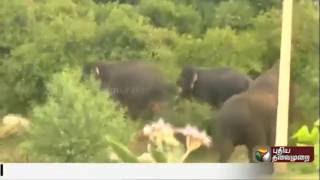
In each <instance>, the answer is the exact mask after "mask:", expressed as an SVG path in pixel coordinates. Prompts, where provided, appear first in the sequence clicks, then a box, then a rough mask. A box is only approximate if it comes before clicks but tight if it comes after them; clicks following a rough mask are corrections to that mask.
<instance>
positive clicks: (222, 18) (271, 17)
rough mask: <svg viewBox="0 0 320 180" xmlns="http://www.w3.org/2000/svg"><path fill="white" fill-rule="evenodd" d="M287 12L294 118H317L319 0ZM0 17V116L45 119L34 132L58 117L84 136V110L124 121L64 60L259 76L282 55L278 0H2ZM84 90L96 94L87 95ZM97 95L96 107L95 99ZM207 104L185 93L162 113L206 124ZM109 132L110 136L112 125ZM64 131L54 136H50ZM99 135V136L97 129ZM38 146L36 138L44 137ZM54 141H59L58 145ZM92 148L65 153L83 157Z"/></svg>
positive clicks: (96, 120)
mask: <svg viewBox="0 0 320 180" xmlns="http://www.w3.org/2000/svg"><path fill="white" fill-rule="evenodd" d="M293 14H294V17H293V49H292V53H293V54H292V80H293V81H294V82H295V83H296V84H297V85H298V87H299V91H298V94H297V106H299V107H300V108H301V114H302V116H301V121H308V120H313V119H317V118H318V109H319V102H318V97H319V83H318V82H319V26H318V25H319V5H318V4H315V3H314V2H313V1H311V0H295V1H294V13H293ZM0 27H1V28H0V94H1V96H0V117H2V116H3V115H5V114H8V113H17V114H23V115H26V116H28V117H30V118H31V119H34V121H35V122H39V127H41V128H44V129H43V130H39V129H38V130H37V131H36V132H35V133H36V134H38V135H37V136H40V134H42V133H45V132H46V131H47V133H53V132H51V131H50V130H54V128H53V129H50V130H49V129H47V127H46V126H47V125H48V127H49V126H50V125H52V126H53V125H57V129H56V130H58V129H59V128H58V127H60V125H61V124H62V123H63V124H65V128H67V127H71V126H72V127H73V128H75V129H74V131H75V132H74V133H73V134H74V135H76V137H78V138H80V136H87V135H86V134H82V133H79V132H81V130H80V129H81V128H80V127H81V126H83V124H81V123H79V122H82V121H83V123H85V122H87V119H86V118H85V117H84V116H86V115H91V114H92V116H93V117H92V118H90V119H91V120H92V123H93V124H95V126H99V125H101V124H103V123H106V122H105V121H103V120H104V119H109V118H111V119H112V118H113V117H117V118H115V119H118V120H119V122H118V120H117V124H118V125H117V128H122V125H125V123H123V122H122V121H123V118H122V117H121V113H117V112H113V111H115V110H114V109H113V108H111V109H103V108H102V106H103V107H104V106H111V107H113V105H112V104H113V102H112V101H111V100H110V101H107V102H104V101H103V100H102V99H103V98H101V97H102V94H99V93H98V92H96V91H95V90H94V91H91V90H88V89H86V88H85V86H83V84H82V83H81V82H78V81H77V80H75V79H72V78H77V76H76V75H73V74H72V73H67V74H68V75H66V74H65V73H64V72H62V71H63V70H64V69H66V68H68V69H71V71H72V69H74V68H76V67H79V66H82V65H83V64H84V63H86V62H93V61H99V60H105V61H108V60H119V61H121V60H128V59H131V60H143V61H148V62H153V63H155V64H157V65H158V67H160V68H161V69H162V70H163V72H164V73H165V74H166V76H167V77H168V79H170V81H172V82H175V81H176V78H177V76H178V75H179V72H180V69H181V67H182V66H183V65H186V64H194V65H197V66H206V67H218V66H230V67H234V68H236V69H237V70H239V71H241V72H244V73H247V74H249V75H251V76H252V77H256V76H257V75H259V74H260V73H261V72H263V71H265V70H266V69H267V68H269V67H270V65H271V64H273V63H274V62H275V61H277V60H278V59H279V56H280V54H279V53H280V52H279V48H280V31H281V3H280V1H278V0H268V1H265V0H241V1H239V0H161V1H159V0H1V1H0ZM72 72H73V71H72ZM57 73H58V75H55V74H57ZM47 84H49V85H48V86H47ZM91 98H92V99H94V100H92V101H88V100H89V99H91ZM86 102H87V103H88V104H86ZM89 102H90V103H89ZM70 104H74V105H75V107H74V108H73V106H71V105H70ZM69 105H70V106H69ZM100 105H101V107H99V108H100V109H95V107H98V106H100ZM82 108H85V109H90V110H91V111H93V112H90V113H89V112H86V111H83V109H82ZM191 109H192V111H191ZM59 111H63V112H65V113H63V114H59ZM100 112H104V113H100ZM213 114H214V113H212V112H211V110H209V109H208V107H207V106H205V105H202V104H197V103H196V102H193V103H188V102H184V103H182V104H180V105H178V107H176V108H175V111H174V112H172V114H170V115H168V117H171V118H168V119H166V120H167V121H171V123H173V124H177V125H181V124H183V123H187V122H188V123H191V124H194V125H197V126H199V127H205V126H206V125H207V124H208V122H209V121H207V117H212V115H213ZM60 115H61V116H60ZM194 119H197V121H196V122H195V121H194ZM110 121H111V120H110ZM56 123H57V124H56ZM68 123H70V124H68ZM78 123H79V124H78ZM90 123H91V122H90ZM90 123H89V124H90ZM304 123H305V122H304ZM45 124H46V125H45ZM301 124H302V123H301ZM86 128H89V129H88V130H90V132H94V133H98V134H105V133H107V129H103V128H101V129H99V130H97V131H96V130H95V128H93V129H90V127H86ZM76 132H77V133H79V134H76ZM45 134H46V133H45ZM114 135H115V136H116V137H117V136H118V135H117V132H115V134H114ZM45 136H50V134H46V135H45ZM93 136H94V135H93ZM62 137H63V135H61V137H54V138H55V140H56V141H54V142H59V141H60V140H59V138H62ZM100 138H101V137H100ZM69 140H71V141H73V139H72V138H71V139H67V140H66V141H67V143H69ZM76 141H77V140H76ZM39 142H41V143H42V142H43V141H39ZM43 143H49V142H43ZM75 143H78V142H75ZM79 143H80V142H79ZM81 143H82V142H81ZM96 143H97V146H100V145H101V144H100V143H102V139H101V141H99V140H97V142H96ZM36 146H38V147H39V148H40V147H41V146H42V144H38V145H36ZM59 147H60V146H56V148H58V149H55V151H56V153H59V151H60V149H59ZM83 148H85V146H83V147H81V148H79V149H77V151H81V149H83ZM40 149H41V148H40ZM40 149H39V150H40ZM72 153H74V152H72ZM90 155H91V154H88V157H72V158H73V160H75V161H84V160H87V158H89V156H90ZM56 156H61V157H63V158H65V157H64V155H60V154H56ZM61 157H59V158H61ZM59 158H58V159H59ZM63 158H62V159H63ZM63 160H65V159H63Z"/></svg>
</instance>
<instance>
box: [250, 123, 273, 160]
mask: <svg viewBox="0 0 320 180" xmlns="http://www.w3.org/2000/svg"><path fill="white" fill-rule="evenodd" d="M267 143H268V138H267V134H266V133H265V131H264V129H263V127H261V128H256V129H255V130H253V129H252V133H251V135H250V138H249V139H248V142H247V144H246V146H247V148H248V159H249V162H250V163H253V162H254V158H253V150H254V148H257V147H259V146H266V145H268V144H267Z"/></svg>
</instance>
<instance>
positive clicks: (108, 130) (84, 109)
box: [29, 70, 133, 162]
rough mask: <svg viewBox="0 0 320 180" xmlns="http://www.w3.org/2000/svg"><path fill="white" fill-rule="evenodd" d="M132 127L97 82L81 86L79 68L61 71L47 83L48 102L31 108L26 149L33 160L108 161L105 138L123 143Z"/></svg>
mask: <svg viewBox="0 0 320 180" xmlns="http://www.w3.org/2000/svg"><path fill="white" fill-rule="evenodd" d="M131 126H132V124H131V125H130V121H129V120H128V119H126V118H125V116H124V111H123V110H121V109H118V107H117V104H116V103H114V102H113V101H112V100H111V99H110V98H109V97H108V95H107V94H106V93H105V92H101V91H100V90H99V88H98V83H94V81H92V82H90V83H88V84H87V86H86V85H83V84H81V82H80V73H79V72H78V71H70V70H68V71H63V72H61V73H58V74H55V75H54V76H53V78H52V80H51V81H50V82H49V83H48V100H47V102H46V103H45V104H44V105H41V106H37V107H35V108H34V109H33V114H32V128H31V132H30V137H29V151H30V152H31V155H35V157H37V158H36V159H34V160H32V161H43V159H41V157H47V158H49V160H50V162H96V161H102V162H103V161H104V162H108V153H109V152H108V147H109V145H108V143H107V141H106V139H105V137H106V136H109V137H112V138H113V139H115V140H117V141H119V142H121V143H124V144H126V143H127V142H128V141H129V140H130V138H131V137H132V133H131V132H133V128H132V127H131ZM123 132H125V133H123Z"/></svg>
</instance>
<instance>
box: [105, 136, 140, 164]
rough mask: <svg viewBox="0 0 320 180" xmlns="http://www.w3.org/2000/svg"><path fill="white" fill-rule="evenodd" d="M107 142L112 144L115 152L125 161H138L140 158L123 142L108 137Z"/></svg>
mask: <svg viewBox="0 0 320 180" xmlns="http://www.w3.org/2000/svg"><path fill="white" fill-rule="evenodd" d="M106 139H107V142H108V143H109V144H110V146H111V147H112V149H113V150H114V152H115V153H116V154H117V155H118V156H119V158H120V159H121V160H122V161H123V162H127V163H138V162H139V160H138V158H137V157H136V156H135V155H134V154H133V153H132V152H131V151H130V150H129V149H128V148H127V147H126V146H125V145H123V144H121V143H119V142H116V141H114V140H112V139H111V138H106Z"/></svg>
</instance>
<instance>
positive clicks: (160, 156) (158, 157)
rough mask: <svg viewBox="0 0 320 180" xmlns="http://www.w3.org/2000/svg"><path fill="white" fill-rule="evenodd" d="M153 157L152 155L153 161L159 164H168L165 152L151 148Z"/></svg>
mask: <svg viewBox="0 0 320 180" xmlns="http://www.w3.org/2000/svg"><path fill="white" fill-rule="evenodd" d="M151 155H152V157H153V159H154V160H155V161H156V162H158V163H166V162H167V157H166V155H165V154H164V153H163V152H161V151H158V150H156V149H155V148H151Z"/></svg>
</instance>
